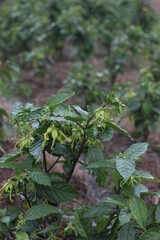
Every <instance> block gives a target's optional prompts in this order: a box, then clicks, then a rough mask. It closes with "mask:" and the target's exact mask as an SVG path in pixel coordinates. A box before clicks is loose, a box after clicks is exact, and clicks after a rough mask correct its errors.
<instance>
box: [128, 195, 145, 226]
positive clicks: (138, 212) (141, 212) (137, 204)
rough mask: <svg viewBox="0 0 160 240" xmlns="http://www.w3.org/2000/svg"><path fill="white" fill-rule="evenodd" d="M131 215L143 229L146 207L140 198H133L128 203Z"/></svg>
mask: <svg viewBox="0 0 160 240" xmlns="http://www.w3.org/2000/svg"><path fill="white" fill-rule="evenodd" d="M130 209H131V214H132V216H133V217H134V218H135V219H136V221H137V223H138V224H139V226H140V227H141V228H143V229H145V222H146V219H147V207H146V204H145V202H144V201H143V200H142V199H140V198H137V197H136V198H133V199H132V201H131V203H130Z"/></svg>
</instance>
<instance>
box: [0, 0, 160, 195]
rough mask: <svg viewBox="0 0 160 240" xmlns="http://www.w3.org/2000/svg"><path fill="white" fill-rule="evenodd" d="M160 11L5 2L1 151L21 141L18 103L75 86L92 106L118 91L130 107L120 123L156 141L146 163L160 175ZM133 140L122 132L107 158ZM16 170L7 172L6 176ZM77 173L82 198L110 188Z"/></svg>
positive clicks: (0, 13) (135, 3)
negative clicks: (15, 118) (14, 122)
mask: <svg viewBox="0 0 160 240" xmlns="http://www.w3.org/2000/svg"><path fill="white" fill-rule="evenodd" d="M159 14H160V1H159V0H38V1H35V0H0V155H1V156H2V155H3V154H4V153H5V152H9V151H11V150H12V149H13V146H14V141H15V140H14V129H13V128H12V127H11V126H10V124H9V118H8V115H9V113H10V110H11V108H12V107H13V105H14V104H15V103H16V102H22V103H26V102H33V103H35V104H37V105H39V106H41V105H43V104H45V103H46V101H47V100H48V99H49V98H50V96H52V95H53V94H54V93H57V92H58V91H63V92H64V91H65V92H66V91H68V92H72V91H75V93H76V94H75V96H76V97H75V98H74V99H72V103H74V104H75V103H76V104H79V105H81V107H83V108H84V109H85V108H86V105H88V104H90V105H92V106H93V107H96V106H98V105H100V104H101V102H102V93H103V92H105V93H111V92H114V93H115V95H116V96H117V97H118V98H120V100H121V101H122V102H123V103H125V104H126V106H127V108H126V112H125V115H124V116H123V118H122V119H119V121H120V125H121V126H123V127H124V128H125V129H127V130H128V131H129V132H131V134H132V135H133V136H134V138H135V139H136V141H149V142H150V146H151V148H150V150H149V152H148V154H147V155H146V156H145V157H144V159H143V160H144V168H145V169H146V170H147V169H148V170H149V171H150V172H151V173H152V174H153V175H155V176H156V177H157V178H159V177H160V166H159V165H160V164H159V162H160V128H159V123H160V16H159ZM130 143H131V142H130V140H129V139H127V138H125V137H124V136H121V135H119V134H116V136H115V137H114V138H113V140H112V141H111V142H110V143H109V144H108V145H107V146H106V147H105V154H106V157H111V156H112V155H113V154H115V153H116V152H119V151H121V152H122V151H123V150H124V149H126V147H128V146H129V145H130ZM9 174H11V173H10V172H9V170H3V172H2V171H1V172H0V182H2V181H3V180H4V179H6V178H7V177H8V175H9ZM75 175H76V178H73V183H74V184H75V185H76V184H77V183H78V184H79V182H80V181H81V182H82V183H81V184H82V186H79V187H80V188H81V189H82V195H81V198H83V196H84V195H85V194H86V193H87V194H88V196H89V194H90V193H92V194H95V195H94V197H95V196H96V198H97V199H103V195H104V194H105V193H106V191H109V190H103V191H98V187H97V186H95V185H93V184H94V183H93V181H92V179H91V178H89V176H88V175H87V173H85V172H82V171H81V170H77V171H76V173H75ZM150 187H151V188H152V187H153V186H152V185H151V186H150ZM154 188H155V184H154ZM157 188H158V185H157ZM154 190H155V189H154ZM96 198H95V199H96Z"/></svg>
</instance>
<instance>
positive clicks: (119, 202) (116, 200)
mask: <svg viewBox="0 0 160 240" xmlns="http://www.w3.org/2000/svg"><path fill="white" fill-rule="evenodd" d="M106 202H107V203H110V204H113V205H116V206H119V207H127V206H128V202H127V200H126V199H125V198H124V197H123V196H121V195H118V194H115V195H111V196H110V197H108V199H107V201H106Z"/></svg>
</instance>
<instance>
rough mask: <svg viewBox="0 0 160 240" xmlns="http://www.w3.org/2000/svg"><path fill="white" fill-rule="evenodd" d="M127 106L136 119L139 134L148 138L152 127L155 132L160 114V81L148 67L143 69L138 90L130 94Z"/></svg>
mask: <svg viewBox="0 0 160 240" xmlns="http://www.w3.org/2000/svg"><path fill="white" fill-rule="evenodd" d="M128 97H129V98H128V100H127V106H128V109H129V111H130V115H131V117H133V119H134V124H135V127H136V132H137V134H138V136H139V137H140V136H143V137H144V139H146V140H147V138H148V136H149V133H150V129H152V130H153V131H154V132H155V131H156V129H157V124H158V121H159V116H160V82H158V81H157V82H154V76H153V75H152V73H151V72H149V71H148V70H146V69H143V70H142V71H141V76H140V81H139V83H138V85H137V87H136V91H135V92H134V94H132V95H131V96H128Z"/></svg>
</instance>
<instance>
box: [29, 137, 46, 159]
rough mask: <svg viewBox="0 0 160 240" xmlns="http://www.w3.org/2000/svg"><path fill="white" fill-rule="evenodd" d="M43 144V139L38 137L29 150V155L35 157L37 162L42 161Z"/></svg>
mask: <svg viewBox="0 0 160 240" xmlns="http://www.w3.org/2000/svg"><path fill="white" fill-rule="evenodd" d="M42 142H43V137H42V136H39V137H37V138H36V139H35V140H34V142H33V143H32V144H31V146H30V148H29V153H30V154H31V155H32V156H34V157H35V159H36V160H40V158H41V155H42V150H43V148H42Z"/></svg>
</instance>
